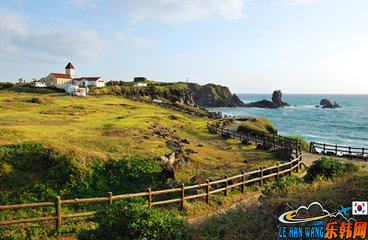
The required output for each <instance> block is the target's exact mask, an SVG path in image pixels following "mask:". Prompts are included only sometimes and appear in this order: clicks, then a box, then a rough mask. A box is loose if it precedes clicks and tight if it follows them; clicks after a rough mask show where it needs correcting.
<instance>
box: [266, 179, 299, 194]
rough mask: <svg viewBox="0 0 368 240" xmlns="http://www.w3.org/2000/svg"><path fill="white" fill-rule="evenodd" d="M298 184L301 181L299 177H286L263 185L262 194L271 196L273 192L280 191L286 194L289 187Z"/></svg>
mask: <svg viewBox="0 0 368 240" xmlns="http://www.w3.org/2000/svg"><path fill="white" fill-rule="evenodd" d="M299 183H301V180H300V178H299V177H296V176H291V177H290V176H287V177H283V178H281V179H279V180H277V181H276V182H272V183H268V184H265V185H264V188H265V189H264V190H263V194H265V195H268V196H269V195H272V194H273V193H274V192H275V191H277V190H278V191H281V192H282V193H283V194H287V193H288V190H289V187H291V186H297V185H298V184H299Z"/></svg>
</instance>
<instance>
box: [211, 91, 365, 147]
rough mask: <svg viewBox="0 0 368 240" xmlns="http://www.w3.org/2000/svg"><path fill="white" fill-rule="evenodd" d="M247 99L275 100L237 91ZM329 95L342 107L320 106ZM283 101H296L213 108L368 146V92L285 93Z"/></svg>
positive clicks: (282, 130) (308, 135) (285, 130)
mask: <svg viewBox="0 0 368 240" xmlns="http://www.w3.org/2000/svg"><path fill="white" fill-rule="evenodd" d="M237 95H238V97H239V98H240V99H241V100H242V101H243V102H245V103H248V102H253V101H259V100H262V99H268V100H271V96H270V94H237ZM323 98H327V99H329V100H330V101H331V102H332V103H333V102H334V101H336V102H338V103H339V104H340V105H342V108H339V109H321V108H316V107H315V105H319V102H320V101H321V99H323ZM283 101H285V102H287V103H289V104H290V105H293V106H291V107H286V108H283V109H260V108H213V109H211V111H220V112H223V113H225V114H230V115H234V116H244V115H245V116H253V117H266V118H268V119H269V120H271V121H272V123H273V124H274V125H276V127H277V129H278V130H279V134H281V135H285V136H300V137H303V138H304V139H306V140H308V141H320V142H325V143H331V144H340V145H349V146H356V147H368V95H326V94H324V95H302V94H284V96H283Z"/></svg>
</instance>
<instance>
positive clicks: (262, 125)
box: [239, 118, 277, 134]
mask: <svg viewBox="0 0 368 240" xmlns="http://www.w3.org/2000/svg"><path fill="white" fill-rule="evenodd" d="M239 131H244V132H249V131H259V132H264V133H269V134H277V128H276V127H275V126H274V125H273V124H272V123H271V122H270V121H269V120H268V119H266V118H254V119H249V120H245V121H241V122H240V126H239Z"/></svg>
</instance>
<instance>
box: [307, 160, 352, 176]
mask: <svg viewBox="0 0 368 240" xmlns="http://www.w3.org/2000/svg"><path fill="white" fill-rule="evenodd" d="M358 170H359V166H358V165H356V164H354V163H341V162H339V161H337V160H334V159H329V158H325V157H323V158H321V159H320V160H317V161H314V162H313V164H312V166H310V168H309V169H308V172H307V175H306V176H305V180H306V181H307V182H312V181H313V180H315V179H316V178H318V177H322V178H324V179H330V178H332V177H335V176H344V175H346V174H349V173H352V172H356V171H358Z"/></svg>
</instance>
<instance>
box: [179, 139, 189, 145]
mask: <svg viewBox="0 0 368 240" xmlns="http://www.w3.org/2000/svg"><path fill="white" fill-rule="evenodd" d="M181 142H182V143H185V144H190V142H189V140H188V139H186V138H184V139H182V140H181Z"/></svg>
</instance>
